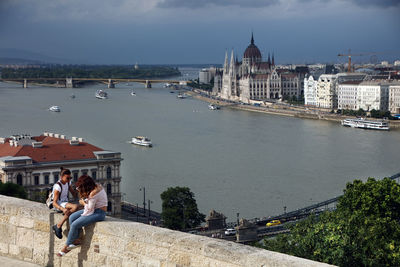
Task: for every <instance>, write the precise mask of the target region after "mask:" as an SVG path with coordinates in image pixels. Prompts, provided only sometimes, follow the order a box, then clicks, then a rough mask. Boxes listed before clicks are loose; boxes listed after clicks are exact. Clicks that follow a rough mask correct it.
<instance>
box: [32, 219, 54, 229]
mask: <svg viewBox="0 0 400 267" xmlns="http://www.w3.org/2000/svg"><path fill="white" fill-rule="evenodd" d="M33 229H35V230H36V231H42V232H50V223H49V221H39V220H35V222H34V227H33Z"/></svg>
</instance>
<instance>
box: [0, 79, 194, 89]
mask: <svg viewBox="0 0 400 267" xmlns="http://www.w3.org/2000/svg"><path fill="white" fill-rule="evenodd" d="M0 82H16V83H21V84H22V87H24V88H27V87H28V83H31V84H41V85H43V84H47V85H50V86H55V87H66V88H73V87H77V86H80V85H81V84H84V83H88V82H96V83H104V84H107V86H108V88H114V87H115V84H118V83H129V82H135V83H142V84H144V85H145V87H146V88H151V84H152V83H169V84H181V85H186V82H187V81H179V80H163V79H128V78H127V79H122V78H14V79H11V78H10V79H0Z"/></svg>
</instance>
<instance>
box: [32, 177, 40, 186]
mask: <svg viewBox="0 0 400 267" xmlns="http://www.w3.org/2000/svg"><path fill="white" fill-rule="evenodd" d="M33 179H34V180H35V181H34V183H35V185H38V184H39V175H35V176H33Z"/></svg>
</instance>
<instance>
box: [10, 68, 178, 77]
mask: <svg viewBox="0 0 400 267" xmlns="http://www.w3.org/2000/svg"><path fill="white" fill-rule="evenodd" d="M180 74H181V73H180V72H179V70H178V69H177V68H171V67H164V66H144V67H141V68H139V69H134V68H133V67H132V66H106V65H105V66H102V65H100V66H93V65H70V66H52V67H42V68H20V69H14V68H3V69H2V78H3V79H13V78H15V79H16V78H64V77H72V78H104V79H109V78H114V79H117V78H121V79H123V78H125V79H145V78H155V77H160V78H161V77H170V76H175V75H180Z"/></svg>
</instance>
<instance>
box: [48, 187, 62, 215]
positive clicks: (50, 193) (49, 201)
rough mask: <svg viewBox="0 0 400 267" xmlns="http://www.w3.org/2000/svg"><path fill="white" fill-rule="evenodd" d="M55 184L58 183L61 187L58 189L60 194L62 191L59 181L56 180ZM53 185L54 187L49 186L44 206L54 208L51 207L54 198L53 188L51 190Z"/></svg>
mask: <svg viewBox="0 0 400 267" xmlns="http://www.w3.org/2000/svg"><path fill="white" fill-rule="evenodd" d="M56 184H58V185H59V186H60V187H61V191H60V196H61V193H62V185H61V183H60V182H59V181H58V182H57V183H56ZM53 187H54V185H53V186H52V187H51V190H50V191H49V194H48V197H47V199H46V206H47V207H48V208H49V209H52V208H54V207H53V200H54V194H53V192H54V190H53Z"/></svg>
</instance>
